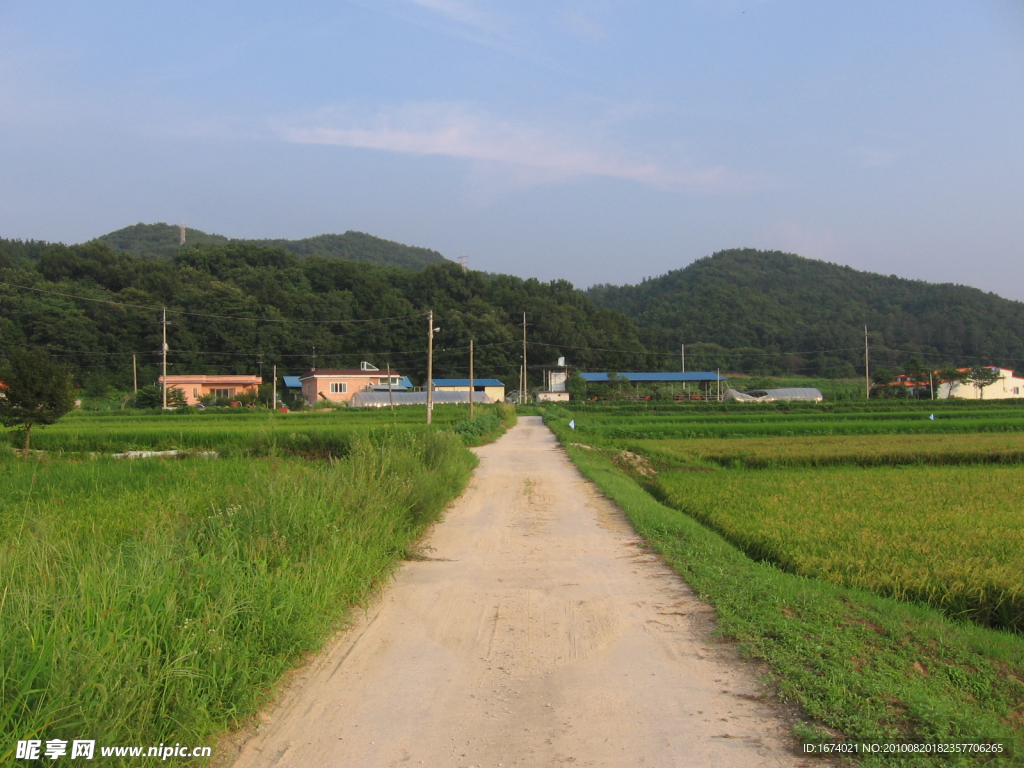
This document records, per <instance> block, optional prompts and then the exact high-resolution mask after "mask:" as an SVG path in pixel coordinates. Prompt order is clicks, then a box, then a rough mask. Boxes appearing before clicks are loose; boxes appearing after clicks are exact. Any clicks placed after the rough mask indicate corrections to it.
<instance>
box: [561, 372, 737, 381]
mask: <svg viewBox="0 0 1024 768" xmlns="http://www.w3.org/2000/svg"><path fill="white" fill-rule="evenodd" d="M616 375H617V376H621V377H622V378H624V379H626V381H727V379H726V377H725V376H719V375H718V374H717V373H715V372H714V371H698V372H695V373H679V372H672V371H620V372H618V373H617V374H616ZM580 376H581V377H582V379H583V380H584V381H588V382H591V383H593V384H600V383H603V382H606V381H608V372H607V371H601V372H593V373H581V374H580Z"/></svg>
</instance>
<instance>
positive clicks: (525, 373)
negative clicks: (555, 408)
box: [522, 312, 530, 403]
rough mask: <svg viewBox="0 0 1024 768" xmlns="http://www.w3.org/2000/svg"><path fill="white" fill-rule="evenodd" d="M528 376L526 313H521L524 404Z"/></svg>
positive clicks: (528, 385)
mask: <svg viewBox="0 0 1024 768" xmlns="http://www.w3.org/2000/svg"><path fill="white" fill-rule="evenodd" d="M529 379H530V374H529V373H527V372H526V313H525V312H523V390H522V391H523V402H524V403H525V402H526V398H527V390H528V389H529V387H530V380H529Z"/></svg>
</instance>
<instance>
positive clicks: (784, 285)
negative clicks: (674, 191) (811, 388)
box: [586, 249, 1024, 378]
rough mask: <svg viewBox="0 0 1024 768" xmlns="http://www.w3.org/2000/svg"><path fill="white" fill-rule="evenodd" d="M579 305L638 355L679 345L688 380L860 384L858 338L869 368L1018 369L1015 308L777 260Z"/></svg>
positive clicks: (753, 261) (703, 272)
mask: <svg viewBox="0 0 1024 768" xmlns="http://www.w3.org/2000/svg"><path fill="white" fill-rule="evenodd" d="M586 293H587V295H588V296H589V297H590V298H591V299H593V300H594V301H595V302H596V303H597V304H599V305H601V306H604V307H607V308H609V309H615V310H618V311H620V312H622V313H623V314H625V315H627V316H629V317H630V318H631V319H633V320H634V321H636V323H637V324H638V326H639V327H640V334H641V338H642V339H643V341H644V342H645V344H647V345H648V346H650V347H653V348H660V349H672V350H679V349H680V346H681V345H684V344H685V345H686V348H687V358H688V360H687V369H691V368H692V369H693V370H698V369H702V370H714V369H716V368H721V369H722V370H731V371H743V372H747V373H753V374H774V375H778V374H804V375H811V376H824V377H829V378H836V377H843V376H853V375H858V374H859V375H863V373H864V341H865V340H864V328H865V326H867V328H868V343H869V345H870V347H871V360H872V366H878V367H886V368H893V369H897V368H900V367H902V366H904V365H906V364H907V363H908V362H909V361H910V359H911V358H912V357H916V358H918V359H920V360H922V361H924V364H926V365H928V366H930V367H932V368H933V369H939V368H953V367H964V366H971V365H1001V366H1002V367H1005V368H1024V303H1021V302H1018V301H1010V300H1008V299H1004V298H1002V297H1000V296H997V295H995V294H992V293H985V292H983V291H980V290H978V289H976V288H969V287H965V286H961V285H952V284H933V283H926V282H923V281H919V280H906V279H903V278H899V277H896V276H894V275H893V276H886V275H877V274H872V273H869V272H860V271H858V270H855V269H852V268H850V267H844V266H839V265H836V264H829V263H827V262H824V261H816V260H812V259H805V258H801V257H800V256H795V255H793V254H788V253H781V252H778V251H758V250H753V249H739V250H729V251H721V252H719V253H716V254H714V255H713V256H709V257H706V258H703V259H699V260H697V261H695V262H694V263H693V264H690V265H689V266H688V267H686V268H685V269H680V270H674V271H672V272H669V273H667V274H665V275H662V276H660V277H656V278H652V279H648V280H645V281H643V282H642V283H640V284H639V285H626V286H613V285H597V286H594V287H592V288H590V289H588V290H587V292H586Z"/></svg>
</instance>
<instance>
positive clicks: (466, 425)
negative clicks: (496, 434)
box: [452, 413, 501, 443]
mask: <svg viewBox="0 0 1024 768" xmlns="http://www.w3.org/2000/svg"><path fill="white" fill-rule="evenodd" d="M498 429H501V421H500V420H499V419H498V417H497V415H495V414H493V413H487V414H484V415H483V416H478V417H477V418H475V419H473V420H472V421H460V422H458V423H457V424H456V425H455V426H454V427H452V430H453V431H454V432H455V434H457V435H460V436H461V437H462V439H463V440H465V441H466V442H467V443H474V442H476V441H478V440H480V439H481V438H482V437H483V436H484V435H486V434H487V433H488V432H493V431H495V430H498Z"/></svg>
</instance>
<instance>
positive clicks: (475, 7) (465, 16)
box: [405, 0, 489, 28]
mask: <svg viewBox="0 0 1024 768" xmlns="http://www.w3.org/2000/svg"><path fill="white" fill-rule="evenodd" d="M405 2H407V3H411V4H412V5H417V6H419V7H420V8H425V9H427V10H428V11H433V12H435V13H439V14H441V15H442V16H446V17H447V18H449V19H451V20H452V21H457V22H459V23H460V24H468V25H470V26H473V27H481V28H483V27H486V26H489V24H488V23H487V17H486V15H485V14H484V12H483V9H481V7H480V4H479V3H472V2H465V1H464V0H405Z"/></svg>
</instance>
